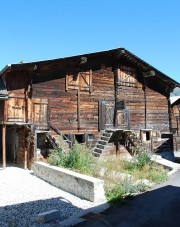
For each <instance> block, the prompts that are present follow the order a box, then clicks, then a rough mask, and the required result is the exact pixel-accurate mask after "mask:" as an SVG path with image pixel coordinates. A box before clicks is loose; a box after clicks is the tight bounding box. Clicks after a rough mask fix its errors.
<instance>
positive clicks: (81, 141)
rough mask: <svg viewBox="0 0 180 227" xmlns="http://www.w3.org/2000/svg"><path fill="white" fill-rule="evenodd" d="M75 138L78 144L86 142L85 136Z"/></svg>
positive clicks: (80, 135) (77, 135) (79, 135)
mask: <svg viewBox="0 0 180 227" xmlns="http://www.w3.org/2000/svg"><path fill="white" fill-rule="evenodd" d="M74 137H75V138H74V139H75V140H76V141H77V142H78V143H84V142H85V138H84V134H75V135H74Z"/></svg>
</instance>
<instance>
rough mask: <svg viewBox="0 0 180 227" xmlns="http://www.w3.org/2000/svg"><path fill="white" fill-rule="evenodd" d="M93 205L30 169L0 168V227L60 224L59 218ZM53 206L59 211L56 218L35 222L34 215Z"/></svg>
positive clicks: (61, 218) (65, 217)
mask: <svg viewBox="0 0 180 227" xmlns="http://www.w3.org/2000/svg"><path fill="white" fill-rule="evenodd" d="M95 205H96V204H94V203H92V202H89V201H86V200H82V199H79V198H77V197H75V196H73V195H71V194H69V193H67V192H64V191H62V190H60V189H57V188H56V187H54V186H52V185H50V184H48V183H46V182H45V181H43V180H41V179H39V178H37V177H36V176H34V175H33V172H32V171H29V170H24V169H21V168H17V167H7V168H6V169H5V170H2V169H0V227H19V226H21V227H36V226H38V227H39V226H45V227H46V226H47V227H53V226H60V223H61V221H63V220H65V219H68V218H70V217H71V216H72V215H77V214H78V213H79V212H82V211H83V210H85V209H88V208H91V207H94V206H95ZM53 209H57V210H59V211H60V213H61V215H60V217H59V219H58V220H56V221H54V222H50V223H46V224H39V223H37V222H36V221H35V218H36V216H37V214H39V213H42V212H46V211H50V210H53Z"/></svg>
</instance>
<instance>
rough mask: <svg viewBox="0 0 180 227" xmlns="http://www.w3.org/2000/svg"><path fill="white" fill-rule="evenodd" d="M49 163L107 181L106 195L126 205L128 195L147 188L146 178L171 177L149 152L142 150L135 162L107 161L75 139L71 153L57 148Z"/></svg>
mask: <svg viewBox="0 0 180 227" xmlns="http://www.w3.org/2000/svg"><path fill="white" fill-rule="evenodd" d="M48 162H49V163H50V164H52V165H55V166H59V167H64V168H68V169H71V170H74V171H77V172H80V173H83V174H88V175H91V176H94V177H98V178H100V179H102V180H104V189H105V193H106V197H107V200H108V202H109V203H110V204H111V205H120V204H123V203H124V202H125V201H126V199H125V198H127V197H129V196H131V195H133V194H136V193H140V192H144V191H145V190H147V188H149V187H150V186H149V185H148V184H147V183H145V182H144V181H143V180H144V179H146V180H148V181H149V182H152V183H160V182H163V181H165V180H167V171H166V170H165V169H164V168H163V167H162V166H159V165H158V164H156V163H154V162H152V161H151V157H150V155H149V154H147V153H146V152H141V153H139V154H138V155H137V156H135V157H134V159H133V160H132V161H131V162H127V161H122V160H120V159H118V158H111V157H110V158H108V159H106V160H103V159H97V158H94V157H93V156H92V155H91V152H90V151H89V149H88V148H87V147H86V146H85V145H82V144H78V143H77V142H75V143H74V146H73V148H72V149H70V150H69V152H63V150H62V148H61V147H58V148H57V149H55V150H53V151H52V152H51V154H50V155H49V157H48Z"/></svg>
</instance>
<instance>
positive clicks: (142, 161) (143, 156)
mask: <svg viewBox="0 0 180 227" xmlns="http://www.w3.org/2000/svg"><path fill="white" fill-rule="evenodd" d="M136 160H137V166H138V168H142V167H143V166H145V165H147V164H150V163H151V157H150V155H149V154H148V153H147V152H141V153H139V154H138V155H137V156H136Z"/></svg>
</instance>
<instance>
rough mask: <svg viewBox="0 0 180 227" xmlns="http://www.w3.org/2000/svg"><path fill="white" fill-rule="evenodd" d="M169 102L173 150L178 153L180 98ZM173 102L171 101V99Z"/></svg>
mask: <svg viewBox="0 0 180 227" xmlns="http://www.w3.org/2000/svg"><path fill="white" fill-rule="evenodd" d="M174 98H175V100H174V101H172V102H171V118H172V132H173V135H174V137H173V144H174V150H175V151H180V97H177V98H176V97H174ZM172 100H173V99H172Z"/></svg>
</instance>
